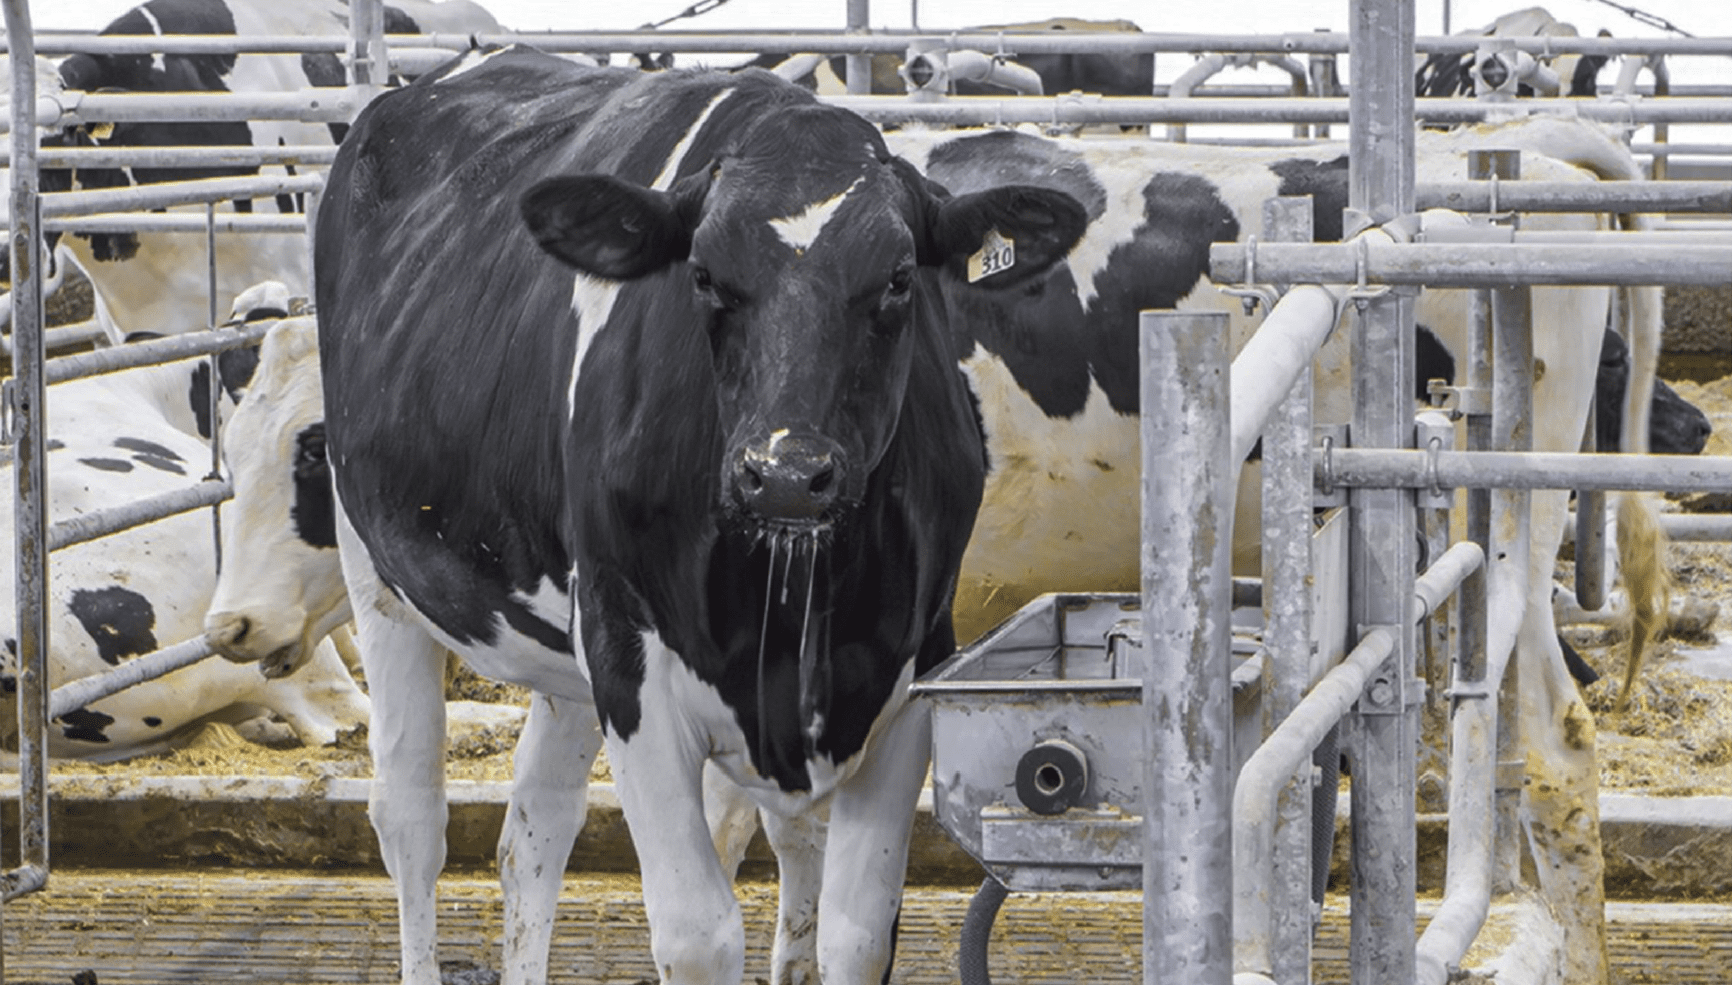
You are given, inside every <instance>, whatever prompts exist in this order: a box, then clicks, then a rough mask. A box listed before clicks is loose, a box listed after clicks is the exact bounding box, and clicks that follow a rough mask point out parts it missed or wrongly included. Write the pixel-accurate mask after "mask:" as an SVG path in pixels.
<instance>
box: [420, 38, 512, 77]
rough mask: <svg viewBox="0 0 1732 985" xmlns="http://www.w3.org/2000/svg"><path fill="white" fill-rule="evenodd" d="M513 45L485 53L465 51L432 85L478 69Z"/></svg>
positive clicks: (510, 48)
mask: <svg viewBox="0 0 1732 985" xmlns="http://www.w3.org/2000/svg"><path fill="white" fill-rule="evenodd" d="M515 47H517V46H516V45H509V46H507V47H504V48H500V49H498V50H497V51H489V52H487V53H486V54H482V53H481V52H478V51H470V52H466V53H465V54H464V55H463V58H462V60H461V61H459V62H458V63H457V64H456V65H453V66H452V67H451V71H449V72H446V73H445V74H444V75H441V76H440V77H439V79H438V81H436V82H435V83H434V85H444V84H445V83H447V82H450V81H451V80H452V79H455V78H457V77H458V76H460V75H463V74H465V73H467V72H472V71H474V70H475V69H478V68H480V67H481V66H483V65H485V64H487V63H488V62H489V61H491V60H493V59H494V58H495V57H497V56H499V55H503V54H505V53H506V52H508V51H510V50H512V49H513V48H515Z"/></svg>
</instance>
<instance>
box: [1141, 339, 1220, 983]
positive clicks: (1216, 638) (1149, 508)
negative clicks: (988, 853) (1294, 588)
mask: <svg viewBox="0 0 1732 985" xmlns="http://www.w3.org/2000/svg"><path fill="white" fill-rule="evenodd" d="M1139 329H1140V335H1141V365H1142V377H1141V379H1142V423H1141V427H1142V445H1143V479H1142V502H1143V506H1142V551H1141V566H1142V619H1143V639H1144V641H1145V643H1144V647H1143V653H1144V656H1145V661H1146V663H1145V666H1144V668H1143V673H1142V682H1143V685H1142V699H1143V736H1142V742H1143V750H1144V754H1143V764H1144V765H1143V775H1142V789H1143V836H1142V851H1143V982H1144V985H1226V983H1227V982H1228V981H1229V976H1230V969H1229V967H1228V961H1227V958H1228V956H1229V955H1230V954H1231V946H1232V896H1231V886H1232V871H1233V865H1232V846H1231V838H1230V831H1231V817H1230V813H1229V811H1230V804H1231V800H1232V790H1233V755H1232V736H1233V722H1232V714H1233V701H1232V691H1231V688H1230V686H1229V676H1230V674H1229V670H1230V659H1229V657H1230V647H1231V633H1232V625H1231V612H1230V602H1231V596H1232V577H1231V575H1232V570H1231V569H1232V564H1231V554H1232V539H1233V510H1232V501H1233V499H1232V497H1233V488H1234V483H1235V478H1236V476H1237V474H1238V466H1237V463H1235V462H1232V461H1231V460H1230V459H1229V456H1228V427H1227V419H1228V413H1229V410H1228V408H1229V403H1228V400H1229V398H1228V382H1227V377H1228V373H1229V371H1230V370H1229V364H1228V359H1227V352H1228V347H1229V340H1228V325H1227V316H1226V314H1225V313H1223V312H1206V313H1199V312H1152V311H1145V312H1143V313H1142V315H1141V320H1140V324H1139Z"/></svg>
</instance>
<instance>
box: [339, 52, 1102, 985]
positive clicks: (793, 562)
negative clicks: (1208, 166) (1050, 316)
mask: <svg viewBox="0 0 1732 985" xmlns="http://www.w3.org/2000/svg"><path fill="white" fill-rule="evenodd" d="M1083 221H1084V220H1083V215H1082V210H1081V208H1080V207H1079V206H1078V205H1077V203H1076V202H1075V201H1073V200H1071V199H1070V198H1069V197H1067V196H1065V195H1063V194H1060V193H1056V192H1052V191H1049V190H1045V189H1038V188H1032V187H1028V186H1005V187H999V188H994V189H989V190H985V191H982V192H979V193H976V194H969V195H961V196H956V197H951V196H950V195H948V194H947V193H945V192H944V191H943V190H942V189H940V188H937V187H935V186H933V185H931V184H929V183H928V182H927V181H926V180H925V179H924V178H923V177H921V176H920V175H919V174H918V173H917V172H916V171H915V170H914V169H913V168H912V167H910V166H909V165H908V164H906V163H905V162H902V161H900V160H898V159H897V158H895V157H894V156H892V155H891V154H890V153H889V152H888V151H887V150H886V148H885V146H884V143H883V140H882V138H881V137H880V136H879V134H878V133H877V131H876V130H875V129H874V128H872V127H871V126H870V125H869V124H867V123H866V122H865V121H863V120H861V119H860V118H859V117H857V116H854V115H852V114H850V113H847V112H845V111H842V110H838V109H834V108H830V107H825V106H823V105H822V104H820V103H818V102H816V100H815V99H814V97H813V96H812V95H811V94H810V93H808V92H806V91H804V90H802V89H800V88H798V87H795V86H793V85H791V84H788V83H785V82H783V81H781V80H779V79H777V78H775V77H774V76H772V75H769V74H768V73H762V72H754V73H746V74H741V75H730V74H724V73H695V74H693V73H682V72H675V73H658V74H653V75H645V74H642V73H638V72H634V71H631V70H622V69H595V68H584V67H580V66H577V65H573V64H571V63H570V62H568V61H565V60H562V59H558V58H555V57H552V56H549V55H545V54H542V53H540V52H536V51H533V50H529V49H521V48H510V49H504V50H499V51H493V52H489V53H487V54H485V55H475V56H471V57H469V58H466V59H465V60H463V61H462V62H461V63H459V64H457V65H456V66H453V67H447V68H445V69H442V70H440V71H438V72H435V73H432V74H430V75H429V76H426V77H423V78H422V79H420V80H418V81H417V82H416V83H415V84H413V85H411V86H408V87H405V88H403V89H401V90H397V91H394V92H390V93H387V94H386V95H384V96H382V97H380V98H379V99H378V100H376V101H375V102H374V103H373V104H372V105H371V106H370V107H369V108H368V109H367V110H366V111H365V112H364V113H363V114H362V115H361V116H360V118H359V119H358V120H357V121H356V123H355V126H354V128H353V129H352V130H351V131H350V133H349V135H348V137H347V138H346V139H345V141H344V144H343V146H342V149H341V151H340V152H339V155H338V158H337V163H336V165H335V166H334V168H333V169H332V172H331V178H330V185H329V188H328V190H327V193H326V199H325V203H324V206H323V208H322V209H321V211H320V220H319V228H318V233H317V247H316V257H315V260H316V269H317V302H318V320H319V349H320V358H321V369H322V376H323V383H324V387H325V406H326V412H327V413H326V434H325V441H326V444H327V448H328V454H329V458H330V462H331V466H332V471H333V479H334V483H335V488H336V492H337V502H338V515H337V525H336V526H337V541H338V544H339V546H340V553H341V555H342V562H343V566H344V576H345V581H346V583H347V586H348V589H349V592H350V595H351V597H352V599H353V605H354V611H355V615H356V621H357V625H358V627H359V630H360V643H361V649H362V655H363V660H364V662H365V665H366V669H367V679H368V683H369V686H370V689H371V694H372V696H373V699H374V715H373V723H372V728H371V732H370V735H371V743H372V750H373V755H374V759H375V764H376V769H377V771H378V779H377V780H376V781H375V785H374V794H373V798H372V814H373V820H374V825H375V829H376V830H377V832H378V834H379V838H380V841H381V844H382V848H383V852H384V856H385V858H386V860H387V866H388V867H389V868H390V870H391V872H392V875H393V878H394V879H395V880H396V881H397V884H398V888H399V894H400V897H401V898H402V899H403V901H404V902H403V914H404V920H405V926H404V928H403V935H404V936H403V939H404V944H405V953H404V957H403V960H404V964H403V975H404V978H405V980H407V981H413V982H432V981H435V980H437V967H436V965H435V963H434V949H433V942H434V941H433V933H432V926H431V918H432V907H431V901H432V898H433V892H434V877H435V876H436V875H437V872H438V870H439V866H440V861H441V855H442V853H441V852H440V851H439V846H440V845H441V844H442V839H443V827H444V817H445V811H444V801H443V791H442V785H441V780H440V777H441V761H442V752H441V739H440V731H439V725H440V718H441V707H442V696H441V687H440V681H441V671H442V666H443V658H442V651H441V646H444V647H449V648H450V649H452V650H454V651H456V652H457V653H459V654H460V655H462V656H463V658H464V659H465V660H466V661H467V662H468V663H469V664H470V665H471V666H472V667H474V668H475V669H476V670H478V671H480V672H481V673H483V674H486V675H488V676H492V677H497V678H501V679H504V680H510V681H514V682H516V683H519V684H522V685H525V686H528V687H530V688H532V689H534V690H535V691H536V692H537V694H538V696H537V699H536V702H535V704H534V709H533V711H532V712H531V715H530V719H529V722H528V724H527V725H526V730H525V735H524V737H523V738H522V740H521V742H520V745H519V748H518V753H517V762H518V765H519V768H520V769H521V770H523V771H524V772H525V773H526V774H528V775H533V776H537V777H539V778H540V779H541V781H542V782H541V783H539V784H535V785H529V786H528V787H527V788H526V785H523V784H519V786H518V788H517V790H516V791H515V792H514V794H513V797H514V804H515V805H516V806H515V807H514V809H513V811H512V820H511V821H510V822H508V825H509V826H514V827H515V830H514V831H512V832H507V833H506V834H504V835H502V845H503V847H502V849H501V859H500V863H501V869H502V878H503V880H504V882H505V884H506V888H507V895H508V897H514V898H515V897H518V895H519V890H520V887H521V886H522V884H523V883H524V882H525V881H530V880H535V879H541V880H547V881H551V882H554V883H556V882H557V878H558V875H557V874H558V870H559V868H560V867H561V866H562V865H563V862H564V860H565V859H566V857H567V854H568V852H569V849H570V845H571V843H572V838H573V837H574V836H575V833H576V827H577V825H578V824H579V823H580V818H581V813H580V812H581V803H582V792H583V788H584V783H585V779H586V774H587V771H588V764H589V760H590V758H591V757H592V756H593V755H594V754H595V752H596V749H597V745H598V742H597V735H596V723H597V721H598V720H599V724H600V731H601V734H603V735H605V738H606V742H607V748H608V758H609V762H610V764H611V766H612V768H613V771H614V776H615V781H616V785H617V788H618V791H619V795H620V801H621V804H622V806H623V807H624V810H625V814H626V818H627V821H628V823H629V824H630V827H631V831H632V835H633V839H634V841H635V842H636V844H637V845H638V855H639V860H640V864H641V866H642V871H643V886H644V900H645V906H646V909H647V911H648V915H649V920H650V924H651V947H652V950H653V951H654V954H655V961H656V965H657V967H658V969H659V971H660V974H661V978H662V980H663V981H664V982H737V981H739V980H740V977H741V974H742V962H743V952H744V944H743V936H742V929H741V926H740V915H739V909H738V904H737V903H736V901H735V899H734V896H733V893H732V891H731V888H730V885H729V881H728V878H727V876H726V874H725V873H724V871H723V867H722V865H721V864H720V862H719V860H718V858H717V855H716V852H715V850H714V849H713V848H712V846H711V840H710V835H709V832H708V829H707V826H706V823H705V818H704V811H703V807H702V802H701V798H700V796H699V789H700V776H701V774H702V771H703V768H704V764H705V762H706V761H709V762H713V763H714V764H716V766H717V767H719V769H720V770H721V771H722V772H723V773H725V774H726V775H727V776H728V777H729V778H730V779H732V780H733V781H734V782H736V783H738V784H740V785H742V786H744V787H746V788H747V789H748V790H750V791H751V793H752V796H753V797H754V799H755V800H757V802H758V803H759V804H760V805H762V806H763V807H764V808H765V809H766V812H767V816H768V817H769V818H770V819H771V820H770V822H769V825H768V826H769V829H770V833H771V838H772V841H773V843H777V844H778V847H781V846H782V845H783V844H784V843H787V842H788V840H789V839H792V841H793V842H794V843H797V844H799V845H801V846H809V845H810V844H811V843H812V839H813V838H815V837H817V835H816V833H815V832H816V830H817V828H816V825H817V823H818V822H817V821H816V815H815V814H814V812H815V811H818V810H820V809H822V808H827V809H828V830H827V848H826V849H825V850H824V851H823V853H822V857H821V859H820V858H819V857H818V856H817V855H816V854H814V853H811V852H809V851H791V852H789V853H788V855H787V856H786V857H787V858H789V859H790V860H791V861H790V862H789V863H788V864H787V865H786V866H785V867H784V874H783V879H784V885H785V892H784V901H785V905H784V912H783V913H782V915H781V918H780V920H779V925H778V931H777V948H778V951H777V958H776V962H777V966H778V969H777V971H776V976H777V977H778V978H779V979H782V980H788V979H790V978H798V977H799V976H801V975H804V976H807V980H811V979H812V978H813V976H820V975H821V977H822V978H823V980H825V981H829V982H856V983H866V982H877V981H879V980H880V978H881V977H882V975H883V974H884V973H885V970H886V968H887V966H888V963H889V960H890V953H891V939H892V938H891V928H892V924H893V921H894V919H895V916H896V913H897V910H898V906H899V900H900V894H901V885H902V873H903V869H904V861H905V858H906V852H907V839H908V832H909V825H910V823H911V821H912V818H913V810H914V803H915V798H916V797H917V795H918V793H919V790H920V787H921V785H922V782H923V778H924V773H925V764H926V759H927V744H928V741H929V738H928V736H929V728H928V725H927V722H926V719H925V713H924V710H923V708H921V707H920V706H918V705H910V704H909V703H908V701H907V697H906V688H907V685H908V684H909V682H910V681H911V680H912V679H913V677H914V675H915V674H917V673H918V672H920V671H921V670H924V669H926V668H928V667H931V666H933V665H935V664H936V663H937V662H938V661H939V660H941V659H943V658H944V657H946V656H948V655H949V654H950V653H951V652H952V650H953V648H954V636H953V633H952V629H951V624H950V604H951V597H952V594H953V591H954V586H955V575H956V568H957V565H958V563H959V562H960V559H961V556H962V551H963V549H964V546H965V545H966V543H967V539H968V534H969V528H970V524H971V521H972V517H973V514H974V511H975V508H976V506H977V504H978V500H979V495H980V488H981V481H982V472H983V471H984V468H985V463H984V456H983V453H982V447H981V440H980V435H979V431H978V428H977V423H976V416H975V409H974V407H973V405H972V404H971V402H970V400H969V396H968V391H967V388H966V386H965V383H964V381H963V378H962V375H961V373H959V372H958V369H957V365H956V360H957V356H958V353H957V351H956V349H955V346H954V339H953V338H952V337H951V336H950V335H949V334H947V333H946V331H945V329H944V325H943V323H942V321H941V320H940V318H939V316H940V314H941V311H942V308H941V301H940V298H939V296H938V291H939V285H940V284H941V283H942V282H944V281H947V280H952V279H954V280H964V279H972V280H974V281H976V282H977V286H979V288H980V289H982V290H993V289H1004V290H1012V291H1014V290H1017V289H1019V288H1020V287H1021V285H1024V284H1027V283H1030V282H1031V281H1032V279H1033V278H1035V277H1038V276H1039V275H1040V274H1041V273H1042V272H1043V271H1044V270H1045V269H1046V268H1047V267H1049V266H1051V265H1052V264H1053V263H1055V262H1057V261H1058V260H1060V259H1061V258H1062V257H1063V256H1064V254H1065V253H1066V252H1067V251H1068V250H1069V248H1070V246H1071V245H1072V243H1073V242H1074V241H1075V239H1076V237H1077V235H1078V234H1079V233H1080V232H1081V230H1082V225H1083ZM579 654H581V656H580V655H579ZM592 702H593V704H592ZM547 870H551V871H547ZM788 887H791V888H788ZM787 901H797V902H798V903H799V904H800V906H799V908H798V909H797V910H795V911H794V912H789V910H788V909H787V906H788V904H787ZM812 901H816V908H815V910H816V912H814V910H813V908H812V907H811V906H810V903H811V902H812ZM510 905H511V906H512V907H516V906H518V905H520V904H519V903H517V902H513V903H512V904H510ZM518 917H519V914H516V913H508V920H511V921H513V923H512V925H511V926H509V927H508V928H507V931H506V938H507V940H508V942H511V944H510V946H513V947H515V946H518V942H517V941H516V940H515V938H517V937H518V936H519V935H520V934H527V933H528V932H529V931H530V930H531V929H533V928H529V927H526V926H522V925H520V924H519V923H518V922H516V921H517V920H518ZM814 918H816V929H815V930H814V928H813V921H814ZM420 920H425V921H426V923H425V925H414V926H411V925H410V923H411V922H412V921H420ZM538 932H539V934H540V935H541V941H542V942H544V941H545V939H546V936H545V934H546V930H545V928H540V929H539V931H538ZM814 938H815V943H814ZM814 948H815V951H816V965H817V967H816V968H815V969H814V968H811V967H809V966H808V967H804V968H792V969H790V967H789V965H790V960H789V958H788V955H789V954H791V953H793V954H810V953H811V951H812V950H813V949H814ZM531 950H539V951H541V952H543V953H540V954H537V955H533V956H530V957H528V958H526V959H525V960H526V961H532V962H544V961H545V953H544V952H545V947H544V946H543V947H539V948H531ZM541 967H542V965H539V964H537V965H536V974H539V969H540V968H541ZM507 973H508V974H509V975H511V976H512V980H518V979H519V978H529V977H532V976H531V975H527V974H524V973H523V972H522V971H521V970H520V969H519V968H518V967H517V966H516V965H515V964H514V963H513V962H512V961H511V959H510V956H509V955H508V960H507Z"/></svg>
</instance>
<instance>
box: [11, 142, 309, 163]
mask: <svg viewBox="0 0 1732 985" xmlns="http://www.w3.org/2000/svg"><path fill="white" fill-rule="evenodd" d="M336 158H337V148H336V145H334V144H333V145H325V144H285V145H283V146H281V147H252V146H242V145H239V144H234V145H229V146H222V147H200V146H197V145H187V146H181V147H127V146H115V147H44V148H42V149H41V150H40V151H39V152H38V153H37V155H36V163H37V165H38V166H39V167H44V168H121V167H129V168H132V167H136V168H230V167H262V166H265V165H279V164H292V165H295V166H296V167H328V166H329V165H330V164H331V162H332V161H334V160H336Z"/></svg>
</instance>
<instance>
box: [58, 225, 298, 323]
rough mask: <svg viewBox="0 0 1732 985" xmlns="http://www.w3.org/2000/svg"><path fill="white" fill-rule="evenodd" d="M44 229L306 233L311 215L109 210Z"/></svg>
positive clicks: (114, 231) (133, 231) (91, 231)
mask: <svg viewBox="0 0 1732 985" xmlns="http://www.w3.org/2000/svg"><path fill="white" fill-rule="evenodd" d="M42 228H43V229H46V230H48V231H50V232H62V233H204V232H207V231H209V230H215V231H216V232H219V233H237V234H263V233H305V232H306V231H307V217H306V215H305V214H304V213H298V212H285V213H277V214H266V213H257V212H254V213H247V212H219V213H217V214H216V215H215V216H209V217H207V216H202V215H195V214H193V213H190V212H108V213H100V214H97V215H80V216H62V217H60V218H56V219H44V220H42ZM49 331H53V329H50V330H49Z"/></svg>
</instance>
